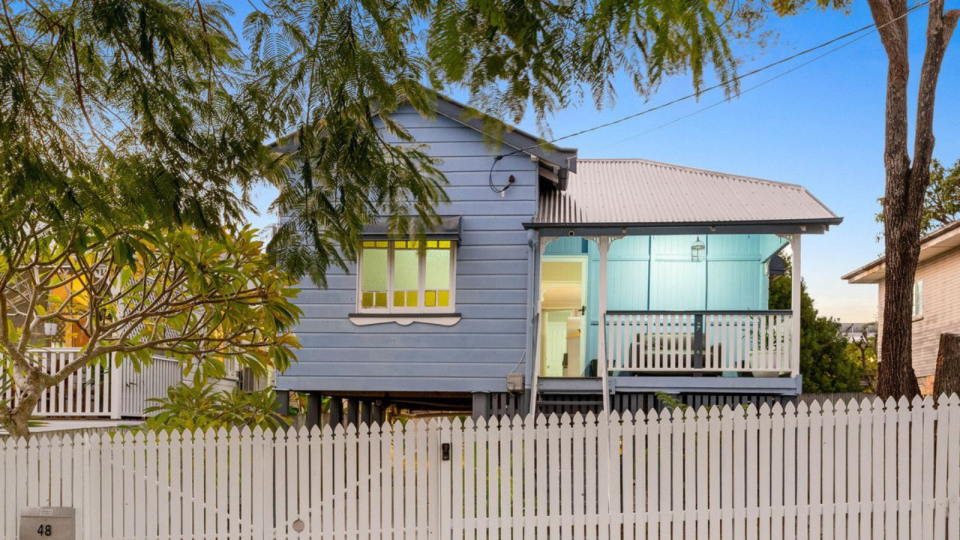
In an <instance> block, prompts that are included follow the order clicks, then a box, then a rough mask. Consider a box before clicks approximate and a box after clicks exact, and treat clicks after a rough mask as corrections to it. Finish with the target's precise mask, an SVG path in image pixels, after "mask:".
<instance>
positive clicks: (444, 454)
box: [440, 442, 450, 461]
mask: <svg viewBox="0 0 960 540" xmlns="http://www.w3.org/2000/svg"><path fill="white" fill-rule="evenodd" d="M440 459H441V460H443V461H450V443H448V442H445V443H441V444H440Z"/></svg>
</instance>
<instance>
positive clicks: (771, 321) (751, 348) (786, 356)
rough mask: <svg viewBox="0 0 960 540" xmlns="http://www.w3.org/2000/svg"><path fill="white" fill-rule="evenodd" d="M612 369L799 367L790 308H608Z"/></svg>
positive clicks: (761, 371) (768, 371)
mask: <svg viewBox="0 0 960 540" xmlns="http://www.w3.org/2000/svg"><path fill="white" fill-rule="evenodd" d="M604 323H605V324H604V326H605V331H606V341H605V343H606V358H607V362H608V369H609V371H611V372H641V373H658V372H662V373H689V372H724V371H729V372H749V373H754V374H758V375H769V376H775V375H777V374H780V373H791V372H794V371H796V369H795V368H797V367H798V363H799V358H794V357H793V356H794V355H793V352H792V351H793V347H792V344H793V339H794V335H793V334H794V325H793V314H792V312H790V311H779V310H778V311H608V312H607V313H606V317H605V321H604Z"/></svg>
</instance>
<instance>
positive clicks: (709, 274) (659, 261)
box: [544, 234, 786, 362]
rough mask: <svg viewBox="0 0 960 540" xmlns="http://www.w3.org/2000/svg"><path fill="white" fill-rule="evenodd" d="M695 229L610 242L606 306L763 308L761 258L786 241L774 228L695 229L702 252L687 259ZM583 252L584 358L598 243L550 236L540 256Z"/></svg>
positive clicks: (592, 345)
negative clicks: (585, 259) (735, 232)
mask: <svg viewBox="0 0 960 540" xmlns="http://www.w3.org/2000/svg"><path fill="white" fill-rule="evenodd" d="M697 238H698V237H697V236H695V235H694V236H691V235H669V236H627V237H624V238H621V239H620V240H617V241H615V242H614V243H613V244H611V246H610V254H609V258H608V259H609V260H608V269H607V270H608V271H607V286H608V292H607V306H608V308H609V309H610V310H611V311H696V310H737V311H740V310H765V309H768V305H767V303H768V300H767V299H768V292H769V276H768V275H767V265H766V261H767V260H768V259H769V258H770V257H771V256H772V255H773V254H775V253H777V252H779V251H780V249H781V248H782V247H783V246H784V245H785V243H786V242H785V241H784V240H783V239H781V238H779V237H778V236H776V235H774V234H740V235H708V236H702V237H700V240H701V241H703V242H704V244H705V245H706V249H707V255H706V260H705V261H702V262H693V261H692V260H691V253H690V247H691V245H692V244H693V243H694V241H696V240H697ZM579 254H586V255H587V256H588V258H589V266H588V269H587V291H588V292H587V313H588V315H589V318H588V320H589V323H590V326H589V328H588V330H587V345H586V350H587V353H586V354H587V361H588V362H589V361H590V360H593V359H595V358H596V357H597V333H598V329H599V322H600V314H599V313H598V302H597V298H598V295H599V283H598V277H599V272H600V269H599V265H600V255H599V253H598V251H597V246H596V243H594V242H591V241H585V240H584V239H582V238H560V239H557V240H554V241H553V242H551V243H550V244H549V245H548V246H547V249H546V252H545V253H544V255H545V256H547V257H549V256H570V255H579Z"/></svg>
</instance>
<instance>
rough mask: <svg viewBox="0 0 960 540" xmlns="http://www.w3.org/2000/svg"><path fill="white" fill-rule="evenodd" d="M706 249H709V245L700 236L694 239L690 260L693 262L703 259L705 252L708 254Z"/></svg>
mask: <svg viewBox="0 0 960 540" xmlns="http://www.w3.org/2000/svg"><path fill="white" fill-rule="evenodd" d="M706 251H707V246H706V245H704V243H703V242H701V241H700V237H699V236H698V237H697V239H696V240H694V242H693V245H692V246H690V260H691V261H693V262H701V261H703V257H704V254H706Z"/></svg>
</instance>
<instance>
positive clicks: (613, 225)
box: [523, 217, 843, 234]
mask: <svg viewBox="0 0 960 540" xmlns="http://www.w3.org/2000/svg"><path fill="white" fill-rule="evenodd" d="M842 222H843V218H842V217H833V218H826V219H784V220H763V221H757V220H743V221H719V222H718V221H700V222H646V223H641V222H591V223H538V222H536V221H531V222H526V223H524V224H523V227H524V228H525V229H533V230H540V231H543V232H544V233H547V232H548V231H552V232H555V231H568V234H569V232H573V233H574V234H577V232H578V231H583V232H589V233H594V234H598V233H599V234H611V233H612V234H666V233H670V232H675V233H688V234H695V233H697V234H711V233H712V234H723V233H728V234H744V233H751V232H755V233H771V234H823V233H825V232H826V231H827V230H828V229H829V227H830V226H831V225H839V224H840V223H842Z"/></svg>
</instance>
